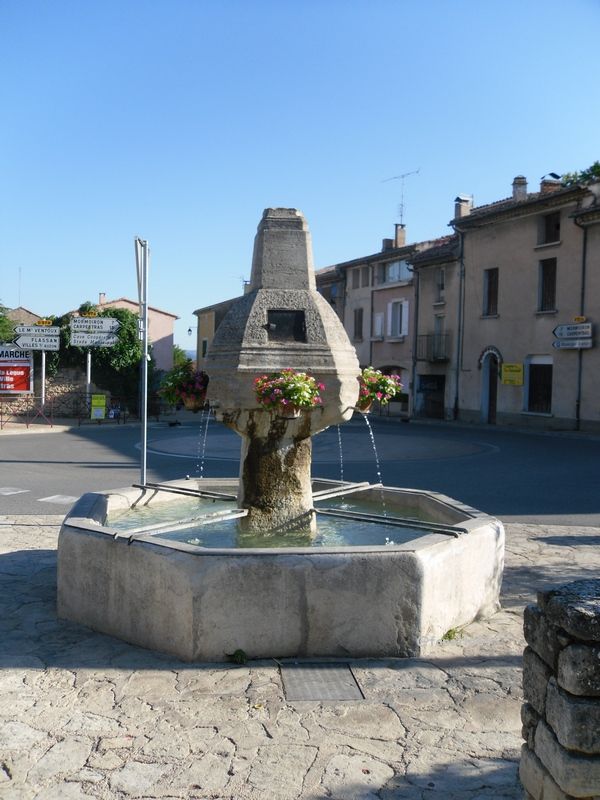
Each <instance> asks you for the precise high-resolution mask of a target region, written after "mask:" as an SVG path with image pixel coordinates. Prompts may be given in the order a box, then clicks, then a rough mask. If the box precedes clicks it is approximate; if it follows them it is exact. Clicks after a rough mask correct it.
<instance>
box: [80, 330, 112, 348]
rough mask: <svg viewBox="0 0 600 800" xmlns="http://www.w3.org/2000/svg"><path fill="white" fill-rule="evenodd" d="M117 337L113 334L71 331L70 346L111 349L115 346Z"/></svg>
mask: <svg viewBox="0 0 600 800" xmlns="http://www.w3.org/2000/svg"><path fill="white" fill-rule="evenodd" d="M118 341H119V337H118V336H117V335H116V334H115V333H109V332H106V333H104V332H102V331H99V332H98V333H79V332H77V331H71V345H72V346H73V347H112V346H113V345H115V344H117V342H118Z"/></svg>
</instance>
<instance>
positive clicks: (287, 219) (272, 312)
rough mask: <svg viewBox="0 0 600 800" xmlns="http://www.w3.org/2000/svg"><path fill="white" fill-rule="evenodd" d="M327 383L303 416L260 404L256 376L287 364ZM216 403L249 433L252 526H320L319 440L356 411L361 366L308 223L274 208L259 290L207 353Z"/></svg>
mask: <svg viewBox="0 0 600 800" xmlns="http://www.w3.org/2000/svg"><path fill="white" fill-rule="evenodd" d="M288 367H289V368H293V369H296V370H301V371H308V372H311V373H314V374H316V375H318V376H319V378H320V379H321V380H322V381H323V383H324V384H325V389H324V391H323V403H322V405H320V406H318V407H316V408H314V409H311V410H305V411H302V412H301V413H300V416H298V417H297V418H295V419H290V418H287V417H284V416H281V414H280V413H278V412H274V411H267V410H265V409H263V408H260V407H259V405H258V402H257V400H256V397H255V394H254V391H253V379H254V378H255V377H256V376H257V375H260V374H261V373H264V372H274V371H279V370H282V369H286V368H288ZM206 370H207V372H208V374H209V375H210V384H209V401H210V402H211V405H212V406H213V407H214V408H215V410H216V414H217V418H218V419H220V420H222V421H223V422H224V423H225V424H226V425H227V426H229V427H230V428H232V429H233V430H235V431H236V432H237V433H239V434H240V435H241V436H242V441H243V444H242V456H241V462H240V484H239V493H238V502H239V504H240V506H241V507H242V508H246V509H248V515H247V516H246V517H244V518H243V519H242V521H241V524H242V526H243V527H246V528H248V529H250V530H255V531H260V530H272V529H274V528H280V527H284V526H287V525H290V524H292V525H296V526H297V525H298V524H299V522H300V521H301V520H304V521H305V522H306V521H310V522H311V523H314V514H313V513H312V510H313V495H312V485H311V453H312V439H311V437H312V436H314V435H315V434H316V433H318V432H319V431H321V430H324V429H325V428H327V427H329V426H330V425H334V424H338V423H340V422H344V421H346V420H348V419H350V417H351V416H352V414H353V412H354V406H355V404H356V400H357V397H358V388H359V387H358V375H359V372H360V369H359V365H358V360H357V358H356V351H355V350H354V348H353V347H352V345H351V344H350V342H349V340H348V337H347V335H346V332H345V330H344V327H343V325H342V323H341V322H340V320H339V318H338V316H337V315H336V314H335V312H334V311H333V309H332V308H331V306H330V305H329V303H328V302H327V301H326V300H325V299H324V298H323V297H322V296H321V295H320V294H319V293H318V292H317V288H316V282H315V273H314V267H313V263H312V247H311V242H310V233H309V231H308V226H307V224H306V220H305V219H304V217H303V216H302V214H301V213H300V212H298V211H296V209H295V208H268V209H267V210H266V211H265V212H264V214H263V218H262V220H261V222H260V225H259V226H258V233H257V234H256V239H255V243H254V255H253V259H252V276H251V280H250V286H249V292H248V293H247V294H245V295H244V297H243V298H241V299H240V300H239V301H238V302H237V303H236V304H235V305H234V306H233V308H232V309H231V310H230V312H229V313H228V315H227V316H226V317H225V319H224V320H223V322H222V324H221V325H220V326H219V329H218V330H217V332H216V334H215V338H214V340H213V342H212V345H211V348H210V351H209V353H208V355H207V366H206Z"/></svg>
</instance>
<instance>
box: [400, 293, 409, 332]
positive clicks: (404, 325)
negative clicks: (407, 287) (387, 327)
mask: <svg viewBox="0 0 600 800" xmlns="http://www.w3.org/2000/svg"><path fill="white" fill-rule="evenodd" d="M401 335H402V336H408V300H403V301H402V331H401Z"/></svg>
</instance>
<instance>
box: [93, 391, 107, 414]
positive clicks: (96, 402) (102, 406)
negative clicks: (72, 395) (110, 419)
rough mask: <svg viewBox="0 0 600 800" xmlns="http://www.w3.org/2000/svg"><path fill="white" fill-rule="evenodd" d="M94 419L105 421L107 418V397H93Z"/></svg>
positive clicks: (94, 395)
mask: <svg viewBox="0 0 600 800" xmlns="http://www.w3.org/2000/svg"><path fill="white" fill-rule="evenodd" d="M90 416H91V418H92V419H104V418H105V417H106V397H105V395H103V394H93V395H92V413H91V415H90Z"/></svg>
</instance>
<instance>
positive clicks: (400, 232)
mask: <svg viewBox="0 0 600 800" xmlns="http://www.w3.org/2000/svg"><path fill="white" fill-rule="evenodd" d="M405 244H406V225H403V224H402V223H401V222H400V223H396V233H395V235H394V247H404V245H405Z"/></svg>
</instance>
